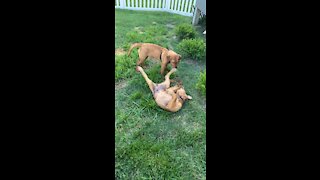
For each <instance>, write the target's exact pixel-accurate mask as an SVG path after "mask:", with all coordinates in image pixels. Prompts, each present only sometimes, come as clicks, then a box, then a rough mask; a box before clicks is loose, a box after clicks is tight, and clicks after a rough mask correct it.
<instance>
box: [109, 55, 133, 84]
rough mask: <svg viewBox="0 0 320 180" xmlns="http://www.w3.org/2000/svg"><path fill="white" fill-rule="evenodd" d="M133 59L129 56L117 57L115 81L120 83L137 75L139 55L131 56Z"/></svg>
mask: <svg viewBox="0 0 320 180" xmlns="http://www.w3.org/2000/svg"><path fill="white" fill-rule="evenodd" d="M131 55H132V57H128V56H127V55H122V56H116V57H115V58H116V62H115V80H116V81H119V80H121V79H127V78H130V77H132V75H133V74H134V73H135V68H136V60H137V59H138V55H137V54H136V53H132V54H131Z"/></svg>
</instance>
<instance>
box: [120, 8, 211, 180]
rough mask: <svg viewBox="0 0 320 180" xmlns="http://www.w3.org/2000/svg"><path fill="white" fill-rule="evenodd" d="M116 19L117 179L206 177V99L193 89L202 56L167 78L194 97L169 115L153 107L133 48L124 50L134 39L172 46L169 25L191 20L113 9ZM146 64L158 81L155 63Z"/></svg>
mask: <svg viewBox="0 0 320 180" xmlns="http://www.w3.org/2000/svg"><path fill="white" fill-rule="evenodd" d="M115 20H116V21H115V48H116V59H115V63H116V67H115V78H116V79H115V115H116V121H115V147H116V149H115V155H116V157H115V160H116V162H115V171H116V179H192V180H193V179H206V102H205V101H206V99H205V96H203V95H201V93H200V91H199V90H197V89H196V84H197V82H198V78H199V75H200V71H203V70H204V69H205V67H206V66H205V60H203V61H194V60H191V59H182V61H181V63H180V64H179V66H178V71H177V72H175V73H174V74H173V75H172V76H171V78H173V79H179V80H182V82H183V85H184V87H185V89H186V92H187V94H189V95H191V96H192V97H193V99H192V100H190V101H187V102H186V103H185V104H184V106H183V108H182V109H181V110H180V111H178V112H176V113H171V112H167V111H165V110H162V109H161V108H160V107H158V106H157V105H156V103H155V101H154V99H153V97H152V94H151V91H150V90H149V88H148V85H147V83H146V82H145V80H144V79H143V77H142V76H141V74H140V73H137V72H136V71H135V66H136V61H137V59H138V54H137V50H136V49H135V50H133V52H132V54H131V57H127V55H126V54H124V53H126V52H127V50H128V47H129V46H130V44H131V43H134V42H150V43H156V44H159V45H161V46H164V47H170V48H171V49H173V50H175V48H176V46H177V44H178V43H179V42H180V41H179V40H178V39H177V38H175V33H174V27H175V26H176V25H178V24H180V23H190V22H191V18H190V17H184V16H180V15H175V14H170V13H164V12H146V11H129V10H118V9H117V10H115ZM198 37H202V35H201V34H200V33H199V34H198ZM117 52H119V53H117ZM121 52H122V53H121ZM177 53H179V52H177ZM145 63H146V67H145V72H146V73H147V74H148V76H149V78H150V79H151V80H153V81H154V82H156V83H158V82H162V81H163V80H164V77H163V76H161V75H160V61H156V60H149V59H148V60H146V61H145ZM170 68H171V66H169V69H170Z"/></svg>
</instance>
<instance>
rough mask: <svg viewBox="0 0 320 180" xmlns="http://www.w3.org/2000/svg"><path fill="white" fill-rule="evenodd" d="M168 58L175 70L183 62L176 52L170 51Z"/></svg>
mask: <svg viewBox="0 0 320 180" xmlns="http://www.w3.org/2000/svg"><path fill="white" fill-rule="evenodd" d="M167 58H168V59H169V61H170V64H171V66H172V67H173V68H177V67H178V64H179V62H180V60H181V55H180V54H177V53H176V52H174V51H172V50H169V51H168V54H167Z"/></svg>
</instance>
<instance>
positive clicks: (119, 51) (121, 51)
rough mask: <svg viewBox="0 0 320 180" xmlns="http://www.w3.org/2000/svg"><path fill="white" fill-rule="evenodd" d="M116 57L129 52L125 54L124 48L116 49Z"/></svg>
mask: <svg viewBox="0 0 320 180" xmlns="http://www.w3.org/2000/svg"><path fill="white" fill-rule="evenodd" d="M115 54H116V55H125V54H127V52H125V51H124V50H123V49H122V48H119V49H116V51H115Z"/></svg>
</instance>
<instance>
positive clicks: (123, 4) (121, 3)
mask: <svg viewBox="0 0 320 180" xmlns="http://www.w3.org/2000/svg"><path fill="white" fill-rule="evenodd" d="M120 7H121V8H125V7H126V0H120Z"/></svg>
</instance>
